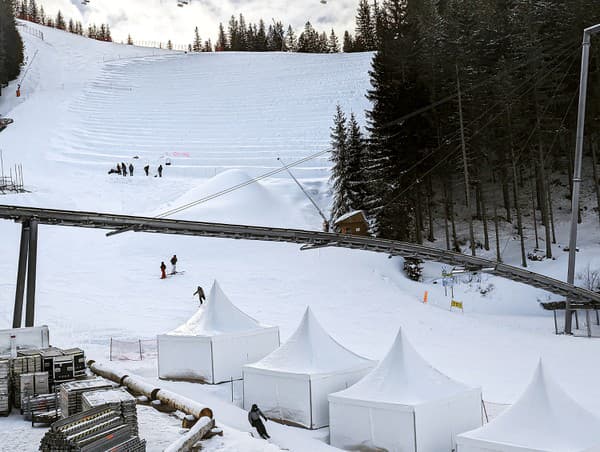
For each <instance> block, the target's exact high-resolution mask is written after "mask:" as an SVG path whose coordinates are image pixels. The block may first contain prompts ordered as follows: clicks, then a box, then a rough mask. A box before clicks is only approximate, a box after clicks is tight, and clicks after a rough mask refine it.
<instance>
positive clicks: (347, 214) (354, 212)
mask: <svg viewBox="0 0 600 452" xmlns="http://www.w3.org/2000/svg"><path fill="white" fill-rule="evenodd" d="M356 215H360V216H361V217H362V219H363V220H364V221H365V222H366V221H367V216H366V215H365V212H364V211H363V210H354V211H352V212H348V213H346V214H344V215H342V216H341V217H339V218H337V219H336V220H335V221H334V222H333V224H338V223H341V222H342V221H345V220H347V219H348V218H352V217H354V216H356Z"/></svg>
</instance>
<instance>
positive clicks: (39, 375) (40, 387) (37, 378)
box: [19, 372, 50, 408]
mask: <svg viewBox="0 0 600 452" xmlns="http://www.w3.org/2000/svg"><path fill="white" fill-rule="evenodd" d="M20 387H21V388H20V394H19V400H20V401H21V408H22V407H23V400H24V399H25V398H28V397H32V396H35V395H38V394H48V393H49V392H50V386H49V385H48V373H47V372H32V373H28V374H21V376H20Z"/></svg>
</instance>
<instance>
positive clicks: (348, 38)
mask: <svg viewBox="0 0 600 452" xmlns="http://www.w3.org/2000/svg"><path fill="white" fill-rule="evenodd" d="M342 51H343V52H345V53H349V52H354V41H353V39H352V35H351V34H350V33H349V32H348V30H346V31H345V32H344V44H343V47H342Z"/></svg>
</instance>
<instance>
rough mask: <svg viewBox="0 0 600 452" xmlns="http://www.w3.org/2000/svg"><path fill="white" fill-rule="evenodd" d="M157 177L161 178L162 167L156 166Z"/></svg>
mask: <svg viewBox="0 0 600 452" xmlns="http://www.w3.org/2000/svg"><path fill="white" fill-rule="evenodd" d="M158 177H162V165H158Z"/></svg>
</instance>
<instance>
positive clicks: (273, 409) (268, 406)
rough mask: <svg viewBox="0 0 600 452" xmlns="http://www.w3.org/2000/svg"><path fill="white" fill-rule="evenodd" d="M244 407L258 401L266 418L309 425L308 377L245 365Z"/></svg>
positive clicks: (247, 408)
mask: <svg viewBox="0 0 600 452" xmlns="http://www.w3.org/2000/svg"><path fill="white" fill-rule="evenodd" d="M243 377H244V382H243V385H244V409H246V410H249V409H250V408H251V407H252V404H253V403H256V404H258V406H259V407H260V409H261V410H262V412H263V413H264V414H265V416H267V417H268V418H269V419H273V420H276V421H280V422H283V423H286V422H288V423H292V424H295V425H299V426H302V427H306V428H310V425H311V409H310V397H309V393H310V377H309V376H308V375H305V374H289V373H285V372H276V371H270V370H266V369H256V368H253V367H250V366H244V369H243Z"/></svg>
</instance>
